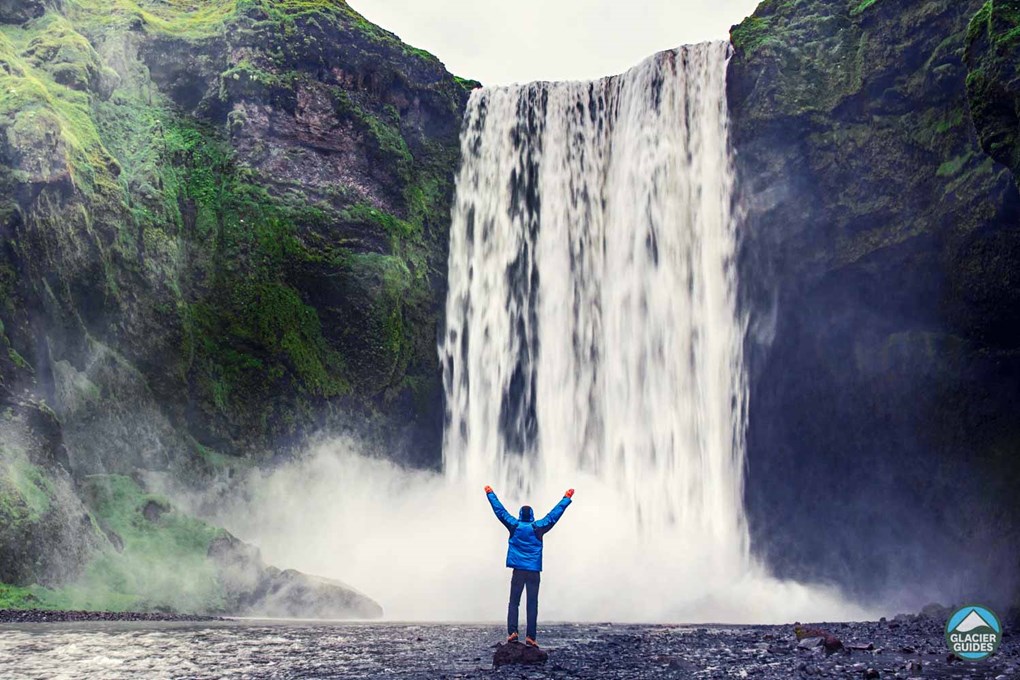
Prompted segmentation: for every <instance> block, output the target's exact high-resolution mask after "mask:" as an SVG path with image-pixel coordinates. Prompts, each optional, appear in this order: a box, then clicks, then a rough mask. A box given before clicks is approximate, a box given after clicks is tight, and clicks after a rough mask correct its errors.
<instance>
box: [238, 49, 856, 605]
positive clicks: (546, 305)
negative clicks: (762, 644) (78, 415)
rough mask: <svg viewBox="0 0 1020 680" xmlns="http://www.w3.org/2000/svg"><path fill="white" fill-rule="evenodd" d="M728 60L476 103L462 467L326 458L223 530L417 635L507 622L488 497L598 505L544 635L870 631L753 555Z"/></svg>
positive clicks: (461, 362)
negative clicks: (560, 630)
mask: <svg viewBox="0 0 1020 680" xmlns="http://www.w3.org/2000/svg"><path fill="white" fill-rule="evenodd" d="M728 56H729V46H728V45H727V44H725V43H713V44H705V45H696V46H691V47H682V48H680V49H677V50H674V51H670V52H664V53H661V54H658V55H655V56H654V57H652V58H650V59H649V60H647V61H645V62H644V63H643V64H641V65H639V66H637V67H636V68H634V69H632V70H631V71H629V72H627V73H625V74H623V75H620V76H616V77H612V78H606V79H603V80H599V81H595V82H591V83H533V84H528V85H520V86H513V87H505V88H491V89H482V90H477V91H475V92H474V93H473V94H472V96H471V100H470V103H469V105H468V110H467V112H466V116H465V123H464V128H463V132H462V136H461V144H462V151H463V163H462V168H461V170H460V174H459V177H458V178H457V194H456V201H455V206H454V210H453V226H452V230H451V234H450V263H449V264H450V274H449V277H450V278H449V294H448V295H449V297H448V300H447V310H446V311H447V314H446V316H447V328H446V330H445V333H444V334H443V336H442V338H441V339H440V343H439V352H440V357H441V359H442V364H443V377H444V383H445V390H446V401H447V422H446V428H445V435H444V471H443V473H442V474H434V473H430V472H424V471H417V472H415V471H408V470H402V469H400V468H398V467H397V466H395V465H393V464H391V463H387V462H386V461H385V459H384V458H385V456H384V455H364V454H365V452H364V451H363V447H362V445H361V444H360V443H359V442H357V441H355V440H350V439H337V440H333V441H325V442H323V443H322V444H321V445H319V446H318V447H315V448H314V449H313V450H311V451H310V452H309V454H308V455H307V456H306V457H304V458H303V459H302V460H300V461H299V462H298V463H296V464H294V465H291V466H288V467H285V468H283V469H280V470H277V471H274V472H273V473H272V474H271V475H270V476H269V477H265V478H263V477H256V478H255V479H253V481H252V482H251V483H250V484H249V487H248V491H247V494H246V495H247V498H250V499H253V500H250V501H248V500H241V501H239V502H238V503H237V504H236V505H235V506H233V507H227V508H225V509H224V510H223V518H222V519H221V520H220V523H221V524H223V525H224V526H226V527H228V528H229V529H231V530H233V531H234V532H235V533H237V535H239V536H242V537H245V538H248V539H249V540H251V541H252V542H254V543H256V544H257V545H259V547H260V548H262V550H263V554H264V556H265V557H266V559H267V560H270V561H272V562H274V563H277V564H282V565H287V566H293V567H294V568H297V569H302V570H304V571H306V572H309V573H316V574H324V575H331V576H335V577H337V578H340V579H342V580H345V581H347V582H349V583H350V584H352V585H354V586H355V587H357V588H360V589H362V590H364V591H365V592H366V593H368V594H370V595H372V596H373V597H374V598H376V599H377V600H378V601H379V602H380V603H381V604H382V605H383V608H384V609H385V610H386V612H387V615H388V616H390V617H392V618H395V619H406V620H436V619H445V620H456V621H465V620H485V621H492V620H497V619H499V618H501V617H502V615H503V612H504V611H505V607H506V595H507V584H508V578H507V571H506V570H505V569H504V568H503V564H504V556H505V554H506V532H505V531H504V530H503V528H502V527H501V526H500V524H499V523H498V522H497V521H496V520H495V518H494V517H493V516H492V512H491V510H490V509H489V507H488V503H486V501H485V496H484V494H483V493H482V488H483V486H484V485H486V484H491V485H493V486H494V487H495V489H496V491H497V492H498V493H499V495H500V497H501V499H502V500H503V501H504V503H505V504H506V505H507V506H508V507H509V508H511V509H512V510H516V507H517V506H518V505H521V504H524V503H528V504H531V505H532V506H534V508H535V511H536V512H537V513H540V514H542V513H544V512H546V511H547V510H548V509H550V508H551V507H552V506H553V505H554V504H555V503H556V502H557V501H558V500H559V499H560V497H561V495H562V493H563V491H564V490H565V489H566V488H568V487H574V488H576V489H577V494H576V496H575V497H574V503H573V505H572V506H571V507H570V508H569V509H568V510H567V512H566V514H565V515H564V518H563V519H562V521H561V522H560V523H559V524H557V525H556V528H555V530H554V531H552V532H551V533H549V534H548V535H546V537H545V539H544V540H545V546H546V550H545V555H544V567H545V572H544V573H543V577H542V597H541V619H542V620H543V621H550V620H588V621H607V620H612V621H644V622H649V621H681V622H705V621H716V622H719V621H722V622H770V621H774V622H780V621H793V620H796V619H800V620H835V619H845V618H866V617H867V616H866V613H864V612H862V611H861V610H860V609H858V608H856V607H854V606H852V605H848V604H847V603H846V602H845V601H843V600H842V598H841V597H840V596H839V593H837V592H835V591H832V590H829V589H825V588H819V587H810V586H804V585H800V584H797V583H793V582H790V581H785V580H780V579H776V578H774V577H772V576H771V575H770V574H768V573H767V572H766V571H765V570H764V569H762V568H761V566H760V565H758V564H757V563H756V562H755V560H753V559H752V558H751V557H750V556H749V554H748V552H749V551H748V530H747V526H746V522H745V517H744V512H743V504H742V496H743V474H744V422H745V408H746V406H745V404H746V391H747V387H746V383H745V378H744V367H743V360H742V355H741V350H742V340H743V336H744V327H745V322H744V319H743V317H742V315H741V314H740V313H739V310H738V307H737V302H736V279H735V277H736V271H735V267H734V263H733V258H734V250H735V233H734V228H735V225H734V221H733V216H732V212H731V209H732V201H733V199H732V195H733V189H734V187H733V184H734V180H733V170H732V166H731V162H730V160H731V159H730V151H729V146H728V136H727V108H726V97H725V91H726V90H725V75H726V63H727V59H728ZM382 453H383V454H384V452H382ZM309 518H314V521H309Z"/></svg>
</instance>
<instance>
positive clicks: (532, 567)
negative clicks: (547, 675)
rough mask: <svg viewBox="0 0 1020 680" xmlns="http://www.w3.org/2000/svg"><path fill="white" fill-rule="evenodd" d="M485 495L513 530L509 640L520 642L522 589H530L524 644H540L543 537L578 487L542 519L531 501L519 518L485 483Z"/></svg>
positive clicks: (508, 559)
mask: <svg viewBox="0 0 1020 680" xmlns="http://www.w3.org/2000/svg"><path fill="white" fill-rule="evenodd" d="M485 495H486V497H488V499H489V504H491V505H492V511H493V512H495V513H496V518H497V519H498V520H499V521H500V522H502V523H503V526H505V527H506V528H507V530H508V531H509V532H510V539H509V541H508V544H509V545H508V547H507V551H506V566H507V567H508V568H510V569H513V570H514V573H513V577H512V578H511V579H510V605H509V607H507V614H506V632H507V638H506V641H507V642H516V641H517V640H518V635H517V615H518V611H519V610H520V606H521V592H522V591H523V590H524V589H525V587H527V589H528V628H527V631H526V632H527V636H526V637H525V638H524V644H526V645H528V646H530V647H538V643H536V642H535V636H536V634H537V631H536V630H535V629H536V628H537V627H538V584H539V582H540V581H541V574H542V545H543V543H542V537H543V536H545V535H546V534H547V533H549V530H550V529H552V528H553V526H555V525H556V522H558V521H559V519H560V517H562V516H563V511H564V510H566V509H567V506H568V505H570V502H571V499H572V498H573V497H574V490H573V489H568V490H567V492H566V493H565V494H563V500H561V501H560V502H559V503H557V504H556V507H555V508H553V509H552V510H550V511H549V514H548V515H546V516H545V517H543V518H542V519H540V520H538V521H537V522H536V521H535V513H534V511H533V510H532V509H531V506H530V505H525V506H522V507H521V511H520V513H518V515H517V519H514V516H513V515H511V514H510V513H509V512H507V511H506V508H504V507H503V504H502V503H500V502H499V499H498V498H496V494H495V493H494V492H493V491H492V487H491V486H487V487H485Z"/></svg>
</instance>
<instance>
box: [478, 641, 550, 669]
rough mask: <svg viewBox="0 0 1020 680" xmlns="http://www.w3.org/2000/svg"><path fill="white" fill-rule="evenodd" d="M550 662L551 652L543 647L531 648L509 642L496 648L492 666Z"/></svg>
mask: <svg viewBox="0 0 1020 680" xmlns="http://www.w3.org/2000/svg"><path fill="white" fill-rule="evenodd" d="M548 660H549V652H547V651H545V650H544V649H542V648H541V647H529V646H528V645H525V644H521V643H520V642H507V643H506V644H501V645H499V646H498V647H497V648H496V653H495V654H493V655H492V665H493V666H494V667H496V668H499V667H500V666H510V665H526V664H540V663H545V662H546V661H548Z"/></svg>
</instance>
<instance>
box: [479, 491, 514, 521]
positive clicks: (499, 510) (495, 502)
mask: <svg viewBox="0 0 1020 680" xmlns="http://www.w3.org/2000/svg"><path fill="white" fill-rule="evenodd" d="M485 497H486V498H488V499H489V505H491V506H492V511H493V512H494V513H496V519H498V520H499V521H500V522H502V523H503V526H505V527H506V528H507V529H508V530H510V531H513V530H514V528H515V527H516V526H517V519H516V518H515V517H514V516H513V515H511V514H510V513H509V512H507V511H506V508H504V507H503V504H502V503H500V502H499V499H498V498H497V497H496V492H495V491H493V490H492V487H491V486H487V487H485Z"/></svg>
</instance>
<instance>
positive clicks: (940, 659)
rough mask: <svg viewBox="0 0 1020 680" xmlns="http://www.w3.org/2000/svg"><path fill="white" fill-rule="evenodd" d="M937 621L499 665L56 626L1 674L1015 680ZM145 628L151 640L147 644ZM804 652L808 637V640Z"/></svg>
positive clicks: (184, 628)
mask: <svg viewBox="0 0 1020 680" xmlns="http://www.w3.org/2000/svg"><path fill="white" fill-rule="evenodd" d="M944 624H945V621H944V620H941V619H939V618H937V617H932V618H926V617H897V618H896V619H892V620H888V621H872V622H862V623H837V624H819V623H805V624H804V625H803V626H802V628H805V629H814V628H821V629H824V630H826V631H827V632H828V633H829V634H831V635H832V636H834V637H835V638H837V639H838V640H839V642H840V645H839V647H838V648H837V649H836V651H832V652H827V651H826V646H825V645H824V644H822V645H817V644H812V643H807V642H805V641H804V640H798V638H797V635H796V632H795V626H794V625H792V624H790V625H781V626H681V625H668V626H667V625H660V626H648V625H614V624H608V623H604V624H551V625H542V626H540V629H539V641H540V643H541V644H542V648H543V649H544V650H545V651H547V652H548V654H549V658H548V660H547V661H546V662H545V663H544V664H540V665H529V666H519V665H507V666H502V667H500V668H495V669H494V668H493V667H492V665H491V664H492V654H493V652H494V651H495V650H496V649H497V647H498V646H499V645H500V643H501V642H502V637H503V630H502V628H501V626H499V625H474V624H473V625H452V624H428V623H417V624H385V623H312V622H304V623H302V622H286V623H281V622H274V623H266V622H259V621H221V622H215V621H214V622H209V623H195V624H194V625H189V624H182V625H173V626H163V625H162V624H160V623H122V624H121V623H118V624H113V625H108V624H104V623H95V624H92V623H84V624H80V625H55V626H53V627H52V628H47V629H46V631H47V634H46V635H39V634H38V630H37V628H36V629H26V628H22V627H20V626H17V625H13V626H12V625H5V626H0V632H2V634H0V663H3V664H4V668H5V670H10V671H11V672H12V673H14V674H16V676H17V677H22V678H47V677H52V676H53V674H54V673H55V672H57V671H62V672H64V673H71V674H74V673H81V674H89V677H103V678H109V679H115V678H129V677H132V675H137V674H138V673H139V672H140V671H144V672H146V673H147V674H148V675H149V676H153V675H157V676H165V677H170V676H173V677H188V678H221V677H228V676H230V677H246V678H270V677H272V678H283V677H329V678H403V679H422V680H424V679H425V678H429V679H430V680H434V679H435V678H449V679H451V680H452V679H453V678H483V677H484V678H515V679H517V678H525V679H529V680H530V679H534V680H538V679H543V678H556V679H567V678H618V679H628V680H629V679H632V678H633V679H638V678H641V679H644V678H685V679H687V678H758V679H764V680H780V679H782V680H788V679H790V678H910V677H922V678H975V679H977V678H1012V677H1017V673H1018V670H1020V646H1018V645H1017V642H1016V638H1015V636H1009V635H1008V633H1009V628H1010V627H1009V625H1008V624H1007V626H1006V632H1007V636H1006V637H1005V638H1004V640H1003V642H1002V645H1001V646H1000V647H999V651H998V653H997V654H996V655H995V656H994V657H992V658H991V659H989V660H987V661H982V662H965V661H959V660H956V659H955V658H954V657H950V656H948V649H947V648H946V643H945V640H944V638H943V634H942V627H943V625H944ZM142 630H144V631H145V634H139V633H140V631H142ZM805 639H806V640H810V638H805Z"/></svg>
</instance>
